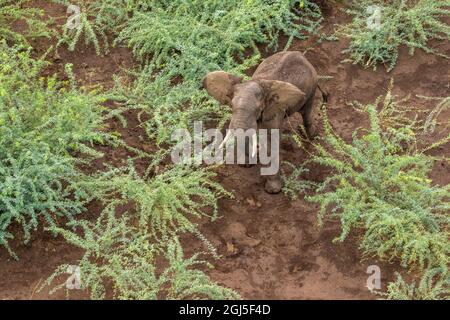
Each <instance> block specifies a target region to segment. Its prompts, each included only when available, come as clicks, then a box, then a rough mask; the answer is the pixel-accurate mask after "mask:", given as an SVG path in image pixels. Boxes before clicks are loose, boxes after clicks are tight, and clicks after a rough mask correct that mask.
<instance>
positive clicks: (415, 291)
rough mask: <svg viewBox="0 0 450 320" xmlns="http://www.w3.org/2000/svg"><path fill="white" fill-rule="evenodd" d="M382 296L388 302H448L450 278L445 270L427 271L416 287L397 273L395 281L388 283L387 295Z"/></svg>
mask: <svg viewBox="0 0 450 320" xmlns="http://www.w3.org/2000/svg"><path fill="white" fill-rule="evenodd" d="M382 295H383V296H385V297H386V298H387V299H389V300H449V299H450V276H449V274H448V271H447V270H442V269H441V268H434V269H429V270H427V271H426V272H425V273H424V275H423V276H422V278H421V279H420V282H419V285H418V286H416V284H415V282H414V281H413V282H412V283H411V284H408V283H407V282H405V281H404V280H403V278H402V276H401V275H400V274H398V273H397V279H396V281H395V282H391V283H389V285H388V288H387V293H386V294H382Z"/></svg>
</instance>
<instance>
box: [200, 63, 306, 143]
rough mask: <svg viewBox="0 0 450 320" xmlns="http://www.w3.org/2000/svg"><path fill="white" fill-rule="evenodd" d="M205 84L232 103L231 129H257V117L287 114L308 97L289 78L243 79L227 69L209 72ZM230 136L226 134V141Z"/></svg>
mask: <svg viewBox="0 0 450 320" xmlns="http://www.w3.org/2000/svg"><path fill="white" fill-rule="evenodd" d="M203 87H204V88H205V89H206V91H207V92H208V93H209V94H210V95H211V96H212V97H213V98H215V99H216V100H217V101H219V102H220V103H221V104H225V105H229V106H231V108H232V117H231V121H230V129H243V130H247V129H255V130H257V122H258V120H261V121H270V120H272V119H274V118H275V117H277V116H280V117H283V118H284V115H285V112H286V111H287V110H288V109H289V108H293V107H295V106H297V105H299V104H301V103H302V102H305V101H306V95H305V93H304V92H303V91H301V90H300V89H298V88H297V87H296V86H294V85H292V84H290V83H288V82H284V81H277V80H262V79H258V80H250V81H246V82H243V81H242V78H240V77H237V76H234V75H232V74H229V73H227V72H224V71H214V72H210V73H208V74H207V75H206V77H205V78H204V79H203ZM229 138H230V135H227V137H226V138H225V140H224V142H226V140H227V139H229ZM254 138H256V136H255V137H254ZM254 145H256V144H254Z"/></svg>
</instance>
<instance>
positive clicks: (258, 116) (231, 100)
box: [203, 51, 327, 194]
mask: <svg viewBox="0 0 450 320" xmlns="http://www.w3.org/2000/svg"><path fill="white" fill-rule="evenodd" d="M203 88H204V89H206V91H207V92H208V94H209V95H210V96H212V97H213V98H215V99H216V100H217V101H218V102H219V103H221V104H223V105H228V106H230V107H231V108H232V117H231V121H230V124H229V128H230V129H243V130H248V129H255V130H257V129H258V128H259V129H268V131H270V130H271V129H281V126H282V124H283V120H284V118H286V117H288V116H290V115H292V114H293V113H295V112H300V114H301V115H302V118H303V124H304V127H305V129H306V133H307V135H308V137H309V138H312V137H313V136H314V134H315V132H314V131H315V129H314V124H313V119H312V116H311V111H312V108H313V104H314V96H315V92H316V89H317V88H319V90H320V91H322V89H320V87H318V76H317V72H316V70H315V69H314V67H313V66H312V65H311V63H310V62H309V61H308V60H307V59H306V58H305V57H304V56H303V54H302V53H300V52H298V51H284V52H279V53H276V54H274V55H272V56H270V57H268V58H266V59H265V60H264V61H263V62H262V63H261V64H260V65H259V66H258V67H257V69H256V71H255V72H254V74H253V76H252V77H251V79H250V80H249V81H243V78H241V77H238V76H235V75H233V74H230V73H227V72H225V71H214V72H210V73H208V74H207V75H206V76H205V77H204V79H203ZM322 94H323V98H324V100H326V97H327V95H326V94H325V93H324V92H323V91H322ZM255 137H256V135H255ZM228 138H229V135H227V136H226V137H225V140H226V139H228ZM269 143H270V141H269ZM282 187H283V184H282V179H281V176H280V174H279V173H277V174H275V175H271V176H267V177H266V182H265V187H264V189H265V191H266V192H268V193H271V194H276V193H279V192H280V191H281V190H282Z"/></svg>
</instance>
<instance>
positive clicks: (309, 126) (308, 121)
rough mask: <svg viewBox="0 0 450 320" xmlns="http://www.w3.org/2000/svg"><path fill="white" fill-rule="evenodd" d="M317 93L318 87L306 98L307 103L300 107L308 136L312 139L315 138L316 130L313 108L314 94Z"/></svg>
mask: <svg viewBox="0 0 450 320" xmlns="http://www.w3.org/2000/svg"><path fill="white" fill-rule="evenodd" d="M315 93H316V89H314V90H313V91H312V93H311V95H310V96H309V98H308V100H306V103H305V104H304V106H303V107H302V108H301V109H300V113H301V115H302V118H303V124H304V126H305V130H306V134H307V135H308V138H310V139H312V138H314V136H315V134H316V132H315V128H314V120H313V118H312V109H313V106H314V96H315Z"/></svg>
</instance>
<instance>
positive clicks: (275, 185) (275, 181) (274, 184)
mask: <svg viewBox="0 0 450 320" xmlns="http://www.w3.org/2000/svg"><path fill="white" fill-rule="evenodd" d="M282 188H283V182H282V181H281V178H280V177H276V178H271V179H267V181H266V185H265V186H264V190H266V192H267V193H270V194H277V193H280V192H281V189H282Z"/></svg>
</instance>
